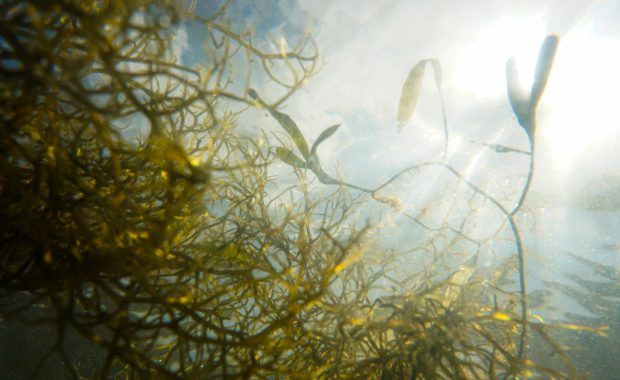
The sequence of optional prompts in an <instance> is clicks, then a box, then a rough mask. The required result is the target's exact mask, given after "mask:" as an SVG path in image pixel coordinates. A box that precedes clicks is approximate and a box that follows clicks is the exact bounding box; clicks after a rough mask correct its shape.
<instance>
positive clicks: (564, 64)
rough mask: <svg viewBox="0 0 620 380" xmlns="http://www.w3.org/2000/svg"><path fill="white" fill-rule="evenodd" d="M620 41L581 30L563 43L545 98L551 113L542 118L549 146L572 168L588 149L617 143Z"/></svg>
mask: <svg viewBox="0 0 620 380" xmlns="http://www.w3.org/2000/svg"><path fill="white" fill-rule="evenodd" d="M618 60H620V49H619V48H618V42H617V41H614V40H611V39H605V38H600V37H597V36H595V35H592V34H590V33H588V32H586V31H578V32H577V31H576V33H574V34H572V35H568V36H566V37H565V38H564V39H563V41H562V40H561V42H560V48H559V49H558V54H557V56H556V59H555V65H554V68H553V71H552V73H551V80H550V86H549V88H548V89H547V93H546V94H545V96H544V97H543V101H544V102H545V103H546V104H548V108H549V112H548V114H547V115H546V117H545V118H544V119H542V120H540V124H541V130H540V133H541V134H542V137H543V138H544V139H545V145H548V146H550V147H551V148H552V149H553V156H554V157H555V158H556V160H557V161H558V162H561V163H563V164H564V165H570V163H571V161H572V160H573V159H576V158H577V156H578V154H579V153H582V152H583V151H584V150H585V149H596V147H597V146H600V145H602V144H606V143H611V142H612V141H614V140H617V138H618V137H619V131H620V115H619V113H618V112H617V107H618V99H619V97H618V88H620V79H619V77H618V75H617V67H616V65H615V64H614V62H618Z"/></svg>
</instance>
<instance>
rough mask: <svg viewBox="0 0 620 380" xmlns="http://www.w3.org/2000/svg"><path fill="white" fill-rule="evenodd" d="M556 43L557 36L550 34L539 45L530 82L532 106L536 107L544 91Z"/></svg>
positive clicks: (556, 47)
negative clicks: (532, 80) (532, 81)
mask: <svg viewBox="0 0 620 380" xmlns="http://www.w3.org/2000/svg"><path fill="white" fill-rule="evenodd" d="M558 43H559V39H558V37H557V36H555V35H553V34H552V35H549V36H547V38H545V40H544V41H543V43H542V45H541V46H540V52H539V53H538V61H537V62H536V71H535V74H534V83H533V84H532V91H531V96H530V97H531V104H532V107H536V105H538V101H539V100H540V97H541V96H542V94H543V92H544V91H545V87H546V86H547V80H548V79H549V74H550V73H551V67H552V66H553V60H554V58H555V53H556V51H557V49H558Z"/></svg>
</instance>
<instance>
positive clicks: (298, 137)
mask: <svg viewBox="0 0 620 380" xmlns="http://www.w3.org/2000/svg"><path fill="white" fill-rule="evenodd" d="M269 113H270V114H271V116H273V118H274V119H276V120H277V121H278V123H279V124H280V126H281V127H282V128H284V130H285V131H286V133H288V135H289V136H291V139H293V142H294V143H295V145H296V146H297V149H299V151H300V152H301V155H302V156H303V157H304V159H306V160H307V159H308V158H309V157H310V149H308V143H307V142H306V139H305V138H304V136H303V135H302V134H301V131H300V130H299V128H298V127H297V124H296V123H295V122H294V121H293V119H291V117H290V116H289V115H287V114H285V113H282V112H280V111H277V110H275V109H269Z"/></svg>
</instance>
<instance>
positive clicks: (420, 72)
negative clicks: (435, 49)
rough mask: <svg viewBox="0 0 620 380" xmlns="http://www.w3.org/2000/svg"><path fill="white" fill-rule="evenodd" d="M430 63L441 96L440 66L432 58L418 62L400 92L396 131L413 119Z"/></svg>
mask: <svg viewBox="0 0 620 380" xmlns="http://www.w3.org/2000/svg"><path fill="white" fill-rule="evenodd" d="M427 63H430V64H431V66H432V68H433V72H434V75H435V85H436V86H437V89H438V90H439V92H440V95H441V83H442V76H443V75H442V70H441V64H440V63H439V61H438V60H436V59H434V58H429V59H424V60H421V61H419V62H418V63H417V64H416V65H415V66H414V67H413V68H412V69H411V71H410V72H409V75H408V76H407V79H406V80H405V83H403V89H402V90H401V95H400V101H399V104H398V114H397V117H396V121H397V126H398V129H399V130H400V129H402V127H403V126H404V125H405V124H407V123H409V122H410V121H411V119H412V118H413V114H414V113H415V109H416V106H417V104H418V99H419V98H420V92H421V90H422V80H423V79H424V71H425V68H426V64H427Z"/></svg>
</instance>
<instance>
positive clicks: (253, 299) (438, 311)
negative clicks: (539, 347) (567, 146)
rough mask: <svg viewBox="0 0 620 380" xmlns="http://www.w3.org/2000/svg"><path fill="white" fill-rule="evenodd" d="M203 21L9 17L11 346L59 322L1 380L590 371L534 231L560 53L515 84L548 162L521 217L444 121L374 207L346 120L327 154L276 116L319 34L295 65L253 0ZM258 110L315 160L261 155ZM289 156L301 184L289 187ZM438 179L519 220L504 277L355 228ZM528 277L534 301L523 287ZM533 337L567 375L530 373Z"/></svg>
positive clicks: (135, 4) (84, 14) (133, 15)
mask: <svg viewBox="0 0 620 380" xmlns="http://www.w3.org/2000/svg"><path fill="white" fill-rule="evenodd" d="M197 6H198V4H197V2H196V1H192V2H190V3H189V4H183V3H182V2H181V3H179V2H175V1H168V0H147V1H127V2H119V1H95V0H93V1H78V0H75V1H57V2H49V3H46V2H37V1H27V0H10V1H5V2H1V3H0V15H1V16H0V17H1V18H2V34H1V35H0V42H1V45H0V49H1V55H0V110H1V116H0V117H1V118H2V128H0V153H1V155H0V215H2V216H3V219H4V221H5V222H4V223H2V224H0V290H1V291H2V295H1V297H2V306H0V316H1V317H2V320H1V321H0V332H1V333H2V335H4V336H9V337H11V339H13V338H15V337H16V336H18V335H19V334H20V332H23V331H25V330H28V329H32V331H34V330H35V329H39V328H41V326H43V327H42V330H40V334H39V335H37V336H35V337H34V338H32V339H31V340H30V341H27V344H28V345H29V347H28V350H27V351H28V352H27V353H25V354H24V355H23V356H24V357H19V355H18V353H17V352H15V353H7V355H8V356H6V357H9V358H10V359H11V360H12V361H13V366H12V367H10V366H7V367H6V368H1V370H2V371H3V373H5V374H8V376H12V375H15V376H25V377H36V376H37V375H38V376H39V377H43V378H49V377H61V376H63V375H64V376H67V377H71V378H83V377H92V378H200V379H202V378H206V379H208V378H323V379H334V378H377V379H379V378H384V379H390V378H420V379H431V378H433V379H434V378H485V377H487V378H515V377H527V376H530V375H532V376H534V375H541V376H552V377H554V378H575V377H577V376H578V373H577V371H576V369H575V368H574V366H572V365H571V362H570V359H569V358H568V356H567V354H566V352H565V351H566V350H565V349H564V348H562V347H560V346H559V345H557V344H555V341H554V340H553V339H552V338H551V337H550V334H549V333H548V330H549V329H561V328H563V327H562V326H556V325H549V326H547V325H545V324H544V323H538V322H532V321H530V320H529V319H528V314H527V298H526V294H527V292H526V288H525V267H524V255H523V249H522V246H521V241H520V239H521V238H520V234H519V228H518V226H517V223H516V221H515V219H514V216H515V215H516V214H517V213H518V212H519V210H520V208H521V206H522V205H523V202H524V201H525V196H526V195H527V192H528V188H529V184H530V182H531V179H532V173H533V148H534V140H535V136H534V132H535V108H536V105H537V103H538V100H539V99H540V96H541V94H542V91H543V89H544V85H545V82H546V80H547V76H548V75H549V71H550V68H551V63H552V60H553V53H554V51H555V48H556V46H557V38H555V37H553V36H552V37H549V38H548V39H547V40H546V41H545V42H544V43H543V47H542V49H541V54H540V58H539V68H540V69H539V70H538V71H537V74H536V80H535V84H534V86H533V88H532V90H531V92H530V96H529V98H526V97H523V96H522V95H516V93H517V91H516V90H515V89H514V88H512V87H509V97H510V101H511V102H512V104H513V108H514V109H515V113H516V114H517V118H518V120H519V123H520V124H521V125H522V127H523V128H525V130H526V132H527V133H528V136H529V137H530V142H531V147H532V151H530V152H528V154H530V158H531V162H532V164H531V166H530V170H529V176H528V179H527V181H526V183H525V184H524V188H523V191H522V192H521V193H520V196H519V200H518V201H517V202H516V204H515V205H513V206H511V207H508V206H504V205H503V203H501V202H500V201H498V200H496V199H494V198H493V197H491V196H490V195H488V194H487V193H485V192H484V191H483V190H482V189H480V188H478V187H477V186H476V185H475V184H473V183H471V182H469V181H468V180H467V179H466V178H465V177H464V176H462V175H461V174H460V173H459V172H458V171H457V170H456V169H455V168H454V167H452V166H450V164H449V162H448V161H447V159H448V158H449V156H448V145H449V140H448V137H449V133H448V124H447V121H446V117H445V115H446V112H445V109H442V111H443V115H444V119H443V121H444V125H443V127H444V132H445V145H444V151H443V157H442V159H441V160H440V161H432V162H426V163H422V164H414V165H412V166H409V167H406V168H405V169H403V170H401V171H399V172H397V173H396V174H395V175H394V176H393V177H391V178H390V179H389V180H387V181H385V182H383V183H382V184H378V185H377V186H376V187H374V188H372V189H368V188H364V187H362V186H357V185H355V184H351V183H348V182H345V181H343V180H342V179H340V178H339V176H336V175H330V174H328V173H327V172H326V171H325V169H324V168H323V167H322V166H321V162H320V160H319V147H320V145H321V144H322V143H323V142H324V141H326V140H327V139H328V138H330V137H331V136H332V135H334V134H335V133H336V132H337V131H338V129H339V125H333V126H331V127H328V128H326V129H325V130H324V131H323V132H322V133H321V134H320V135H319V136H318V137H317V138H316V140H315V141H314V143H313V144H312V145H309V144H308V142H307V140H306V138H305V136H304V135H303V134H302V132H301V128H299V126H298V125H297V124H296V123H295V121H294V120H293V118H292V117H291V116H289V115H288V114H286V113H284V112H281V111H280V110H278V107H279V106H280V105H282V104H283V103H284V102H286V100H287V99H289V98H290V97H291V96H292V95H293V94H294V93H295V92H296V91H297V90H298V89H299V88H300V87H301V86H302V85H303V84H304V83H306V82H307V81H308V80H309V79H310V78H311V77H312V76H313V75H315V74H316V72H317V70H318V68H319V67H318V65H319V55H318V51H317V47H316V46H315V44H314V42H313V40H312V38H311V36H310V35H309V34H303V35H300V36H299V40H298V41H296V42H295V43H292V44H291V45H290V46H293V48H291V49H288V48H285V47H284V45H283V44H280V45H279V46H277V47H276V48H275V49H274V50H269V49H265V50H263V49H262V48H259V46H262V45H260V44H258V43H256V41H255V40H254V39H253V34H252V33H251V31H249V30H246V29H245V28H244V26H239V25H237V24H235V23H234V22H232V21H231V20H230V18H229V15H230V12H231V11H230V9H231V7H234V2H232V1H225V2H222V4H218V5H217V6H215V5H211V7H210V8H209V10H208V11H206V12H203V13H199V12H197V11H196V10H195V8H196V7H197ZM205 13H206V14H205ZM181 25H182V26H185V27H188V28H193V29H192V30H194V31H196V33H200V34H201V35H202V36H203V38H201V42H202V43H203V50H204V55H203V58H204V62H201V63H200V64H197V65H195V66H190V65H187V64H184V63H183V61H182V60H181V59H180V57H178V56H177V55H175V53H174V51H173V46H174V40H175V38H176V32H178V28H179V27H180V26H181ZM427 63H430V64H431V65H432V67H433V69H434V73H435V81H436V84H437V88H438V89H439V90H440V92H441V67H440V65H439V63H438V61H436V60H425V61H421V62H420V63H419V64H418V65H416V66H415V67H414V69H413V70H412V72H411V74H410V76H409V79H408V80H407V81H406V83H405V88H404V90H403V96H402V98H401V111H400V112H399V117H398V119H399V123H401V127H402V125H403V124H406V123H407V121H408V119H410V118H411V116H412V115H413V113H414V111H415V107H416V101H417V97H418V95H419V93H420V83H421V80H422V76H423V72H424V67H425V65H426V64H427ZM511 65H512V64H510V63H509V66H510V67H511V68H510V69H509V74H508V76H509V85H510V83H511V80H512V79H510V78H512V77H511V75H513V74H511V73H512V72H513V69H512V66H511ZM239 67H240V68H241V71H236V70H235V68H239ZM278 67H280V68H281V69H283V70H285V72H284V73H282V72H281V71H279V70H280V69H277V68H278ZM252 73H254V75H263V76H264V77H266V78H269V82H270V84H272V85H273V86H275V87H276V88H277V91H274V92H273V93H276V94H278V97H277V98H276V99H275V100H273V101H267V100H266V99H267V98H269V97H271V96H272V95H273V93H269V94H259V93H258V92H257V91H255V90H253V89H252V87H251V84H252V83H253V82H252V81H251V77H252ZM257 73H260V74H257ZM242 74H243V75H242ZM510 86H511V85H510ZM510 94H512V95H510ZM267 95H269V96H267ZM528 99H529V100H528ZM442 108H443V102H442ZM255 110H263V111H265V110H266V111H267V112H268V113H269V115H271V117H273V119H275V121H276V122H277V124H278V126H279V127H280V128H281V129H282V130H283V131H284V132H285V134H286V136H288V138H289V139H290V142H292V145H294V148H293V147H287V146H284V144H282V143H286V141H284V139H279V136H281V135H277V134H276V139H278V141H279V143H278V144H276V143H274V142H273V139H270V136H269V135H268V134H267V133H266V132H265V133H264V132H256V133H255V134H254V135H251V136H245V137H244V135H243V134H242V133H241V132H239V129H240V127H241V126H240V125H239V124H240V120H242V118H241V116H242V115H244V113H245V112H252V111H255ZM491 148H492V149H493V147H491ZM495 148H496V150H497V151H498V152H499V153H502V152H512V151H513V150H511V149H512V148H508V147H503V148H501V147H500V148H497V147H495ZM295 149H296V150H297V151H298V153H295V151H294V150H295ZM300 156H301V157H300ZM279 162H284V163H285V164H286V165H287V166H288V167H290V169H291V170H292V176H291V177H292V181H289V182H287V183H286V184H285V185H284V186H283V185H282V181H281V178H280V176H282V175H283V174H282V172H281V171H279V172H278V171H277V168H278V167H277V165H279ZM421 167H434V168H441V169H442V170H446V171H447V172H449V173H451V174H452V175H453V176H454V177H455V178H457V179H458V181H459V183H463V184H465V185H466V187H467V191H468V192H469V194H468V195H469V196H471V198H474V197H478V198H479V200H480V199H482V201H484V202H490V203H491V204H493V205H494V206H496V207H497V208H498V209H499V210H501V212H502V214H503V215H504V216H505V220H506V222H507V223H508V225H509V227H510V228H511V231H512V233H513V238H514V241H513V242H514V244H515V249H516V253H517V257H516V260H512V261H511V260H508V261H507V262H505V263H502V265H500V266H499V268H500V270H498V271H496V272H492V273H488V274H485V275H484V276H483V275H482V274H481V273H479V272H480V270H481V269H479V268H478V267H477V258H478V254H479V252H480V249H481V248H480V247H481V246H483V245H484V242H479V241H476V239H473V238H471V237H469V236H468V235H467V233H466V231H464V229H463V228H459V227H454V226H451V225H449V224H442V225H441V226H439V227H433V226H428V225H426V224H425V223H424V222H423V221H422V220H421V219H420V218H419V217H418V216H416V215H409V214H407V213H405V214H404V215H405V217H407V218H409V219H410V220H411V221H413V222H415V223H417V224H419V225H421V226H423V227H424V229H425V231H426V235H425V236H423V237H422V238H420V239H419V241H416V243H419V244H418V245H417V246H416V248H415V250H416V251H423V252H428V253H430V255H429V256H431V257H432V258H431V260H430V262H429V263H428V265H427V266H423V265H420V267H419V268H420V270H416V271H411V270H408V269H406V268H403V267H402V266H401V265H400V264H399V261H398V260H399V259H400V258H402V256H403V252H402V251H401V250H400V249H399V248H398V247H388V248H386V247H385V241H382V239H381V235H380V234H379V233H378V232H377V231H379V230H380V227H379V226H376V225H372V224H371V223H367V222H366V221H360V220H358V219H356V211H357V210H359V209H360V208H362V207H367V206H368V205H369V204H376V203H378V204H380V205H384V204H386V205H388V206H390V207H392V208H395V209H396V208H398V207H399V201H398V199H396V198H394V197H390V196H388V195H385V194H384V193H383V191H384V190H385V189H386V188H387V187H388V185H390V184H391V183H393V182H394V181H396V180H397V179H399V178H401V177H402V176H403V175H404V174H405V173H412V172H415V171H416V170H418V169H419V168H421ZM314 177H316V179H317V180H318V182H319V183H317V181H314ZM324 185H327V186H324ZM364 196H366V198H365V197H364ZM368 196H370V198H368ZM471 207H472V209H473V208H475V207H476V204H475V203H474V201H472V204H471ZM472 212H473V211H472ZM464 218H466V216H465V217H464ZM500 227H501V226H500ZM454 247H459V248H460V247H476V248H474V249H472V251H471V252H468V260H467V261H465V262H464V263H462V264H461V265H460V266H459V267H458V268H457V269H456V270H453V269H449V268H448V267H447V266H446V265H445V261H446V259H447V257H448V256H449V255H450V254H451V253H452V252H451V249H452V248H454ZM515 269H516V270H517V271H518V273H519V280H520V291H519V292H517V293H515V292H510V291H506V290H504V289H503V288H502V287H503V283H502V281H504V280H505V279H506V278H507V277H509V275H510V273H512V272H514V270H515ZM482 277H484V278H486V280H484V281H483V280H481V278H482ZM519 303H520V305H521V313H519V312H516V311H515V305H517V304H519ZM532 330H533V331H534V332H535V333H537V334H538V336H539V337H541V339H542V341H543V343H544V344H547V345H549V346H551V347H553V349H554V350H555V354H557V355H558V356H559V357H560V358H562V359H563V360H564V361H563V365H564V366H565V368H562V369H557V368H554V367H551V366H547V365H546V363H539V362H536V361H534V360H532V359H531V358H530V357H529V356H528V355H527V352H526V346H527V338H528V336H529V335H530V334H531V332H530V331H532ZM583 330H585V331H595V332H596V331H598V330H596V328H594V327H591V328H587V327H583ZM15 339H17V338H15ZM84 353H87V355H86V357H85V354H84ZM54 363H56V364H58V366H60V369H59V368H58V366H54ZM2 365H3V366H4V365H6V363H4V362H2Z"/></svg>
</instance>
